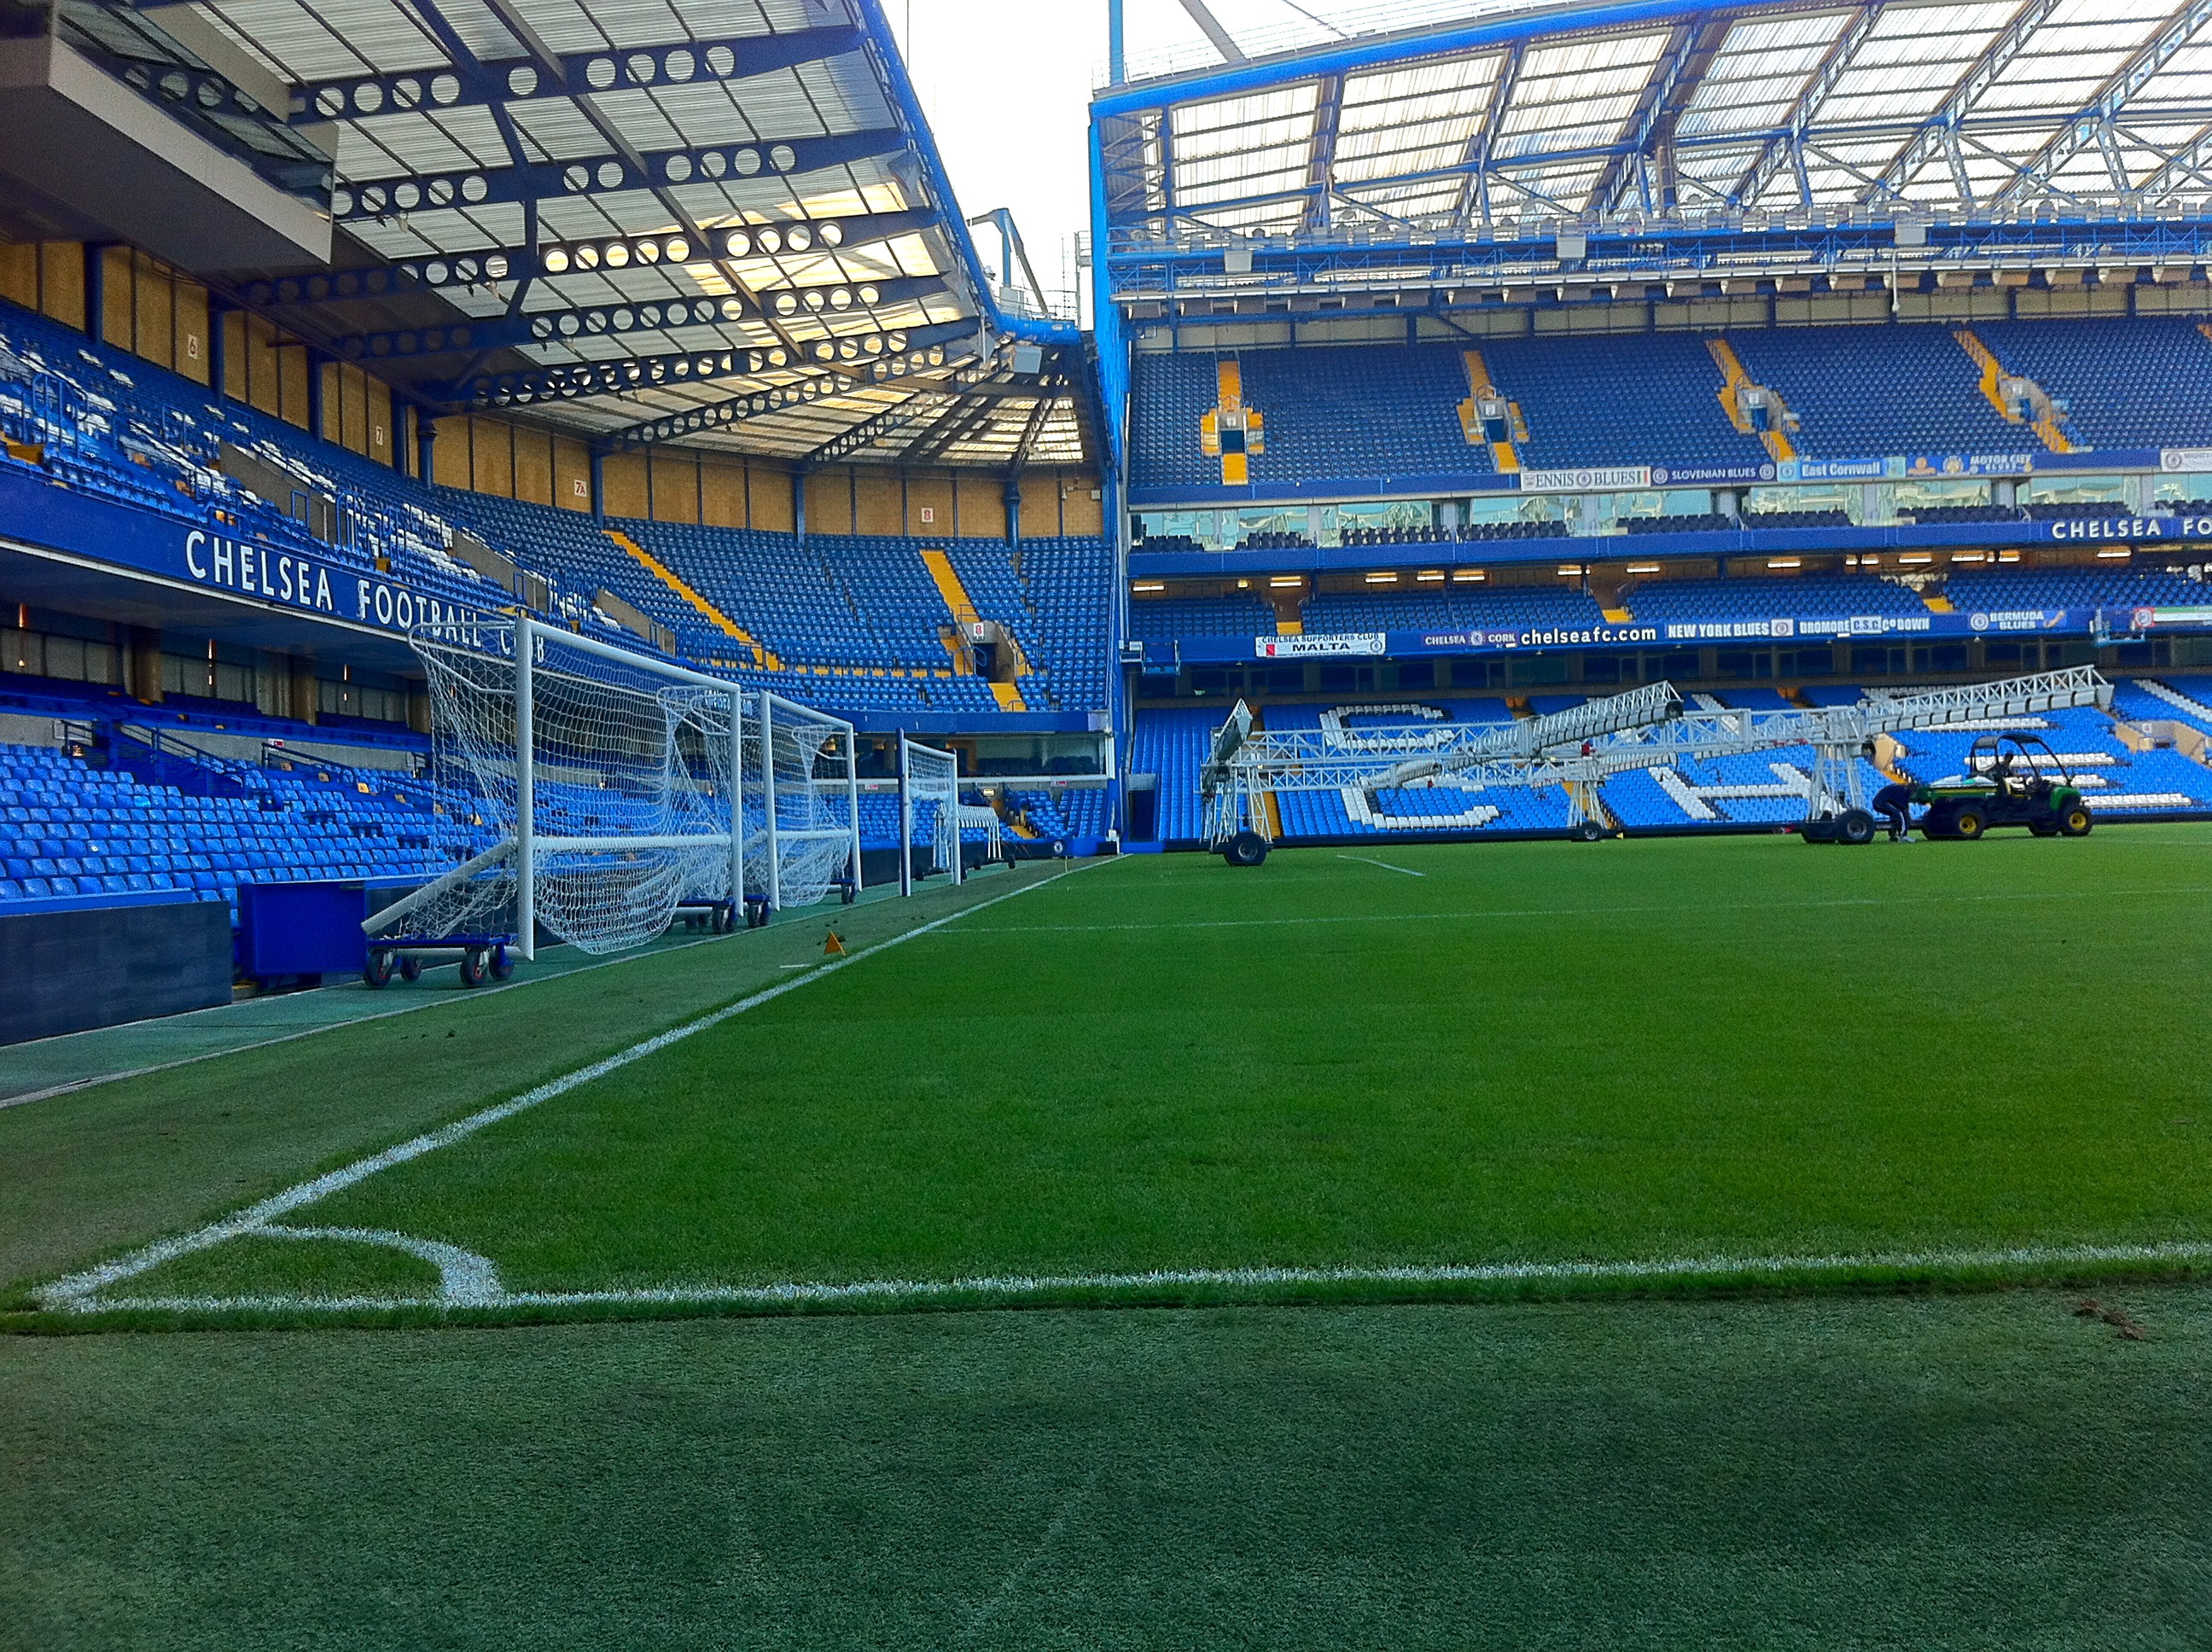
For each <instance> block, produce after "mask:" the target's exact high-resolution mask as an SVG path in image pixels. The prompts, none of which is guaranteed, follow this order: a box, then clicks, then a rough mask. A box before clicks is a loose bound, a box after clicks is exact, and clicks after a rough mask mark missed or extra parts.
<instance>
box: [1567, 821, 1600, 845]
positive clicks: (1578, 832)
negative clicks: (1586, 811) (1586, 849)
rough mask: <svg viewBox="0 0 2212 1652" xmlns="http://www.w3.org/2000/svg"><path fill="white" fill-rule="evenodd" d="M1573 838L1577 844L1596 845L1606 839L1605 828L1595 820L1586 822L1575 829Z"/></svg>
mask: <svg viewBox="0 0 2212 1652" xmlns="http://www.w3.org/2000/svg"><path fill="white" fill-rule="evenodd" d="M1573 836H1574V840H1575V841H1576V842H1577V843H1596V842H1599V841H1602V840H1603V839H1604V837H1605V828H1604V827H1602V826H1601V825H1599V824H1598V823H1597V822H1595V821H1594V820H1586V821H1584V822H1583V823H1582V824H1580V825H1579V826H1577V827H1576V828H1575V829H1574V833H1573Z"/></svg>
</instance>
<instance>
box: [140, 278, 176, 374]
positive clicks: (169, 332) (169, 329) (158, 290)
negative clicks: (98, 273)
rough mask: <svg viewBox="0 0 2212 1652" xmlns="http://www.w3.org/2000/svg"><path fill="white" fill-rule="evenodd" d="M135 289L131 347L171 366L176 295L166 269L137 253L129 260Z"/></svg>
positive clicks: (174, 337) (174, 334)
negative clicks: (135, 285)
mask: <svg viewBox="0 0 2212 1652" xmlns="http://www.w3.org/2000/svg"><path fill="white" fill-rule="evenodd" d="M132 262H133V268H132V272H131V273H132V276H133V278H134V279H135V280H136V282H137V292H136V293H135V294H133V295H132V297H133V300H134V302H133V304H132V310H133V312H134V320H135V324H136V325H137V332H136V334H135V335H134V336H133V338H132V342H131V348H132V349H135V350H137V352H138V354H139V355H143V356H144V357H145V358H146V359H147V360H148V361H156V362H159V363H160V364H161V366H163V367H169V368H171V369H173V368H174V367H176V365H177V295H176V288H175V284H174V283H173V282H172V281H171V280H170V278H169V272H168V271H167V270H165V269H163V268H162V267H161V265H160V264H156V263H155V262H154V260H153V259H151V258H148V257H147V256H146V255H145V254H144V253H143V252H142V253H140V254H139V255H138V256H137V258H136V259H134V260H133V261H132Z"/></svg>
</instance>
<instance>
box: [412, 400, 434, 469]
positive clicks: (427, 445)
mask: <svg viewBox="0 0 2212 1652" xmlns="http://www.w3.org/2000/svg"><path fill="white" fill-rule="evenodd" d="M415 474H416V477H418V478H419V479H420V480H421V481H422V482H423V483H425V484H426V485H427V484H428V483H433V482H435V481H436V480H437V479H438V423H437V421H436V420H435V419H426V418H424V417H423V416H422V409H421V408H419V407H418V408H416V410H415Z"/></svg>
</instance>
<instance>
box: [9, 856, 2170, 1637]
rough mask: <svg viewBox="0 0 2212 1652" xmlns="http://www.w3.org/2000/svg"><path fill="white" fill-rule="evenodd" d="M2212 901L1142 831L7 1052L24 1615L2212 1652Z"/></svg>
mask: <svg viewBox="0 0 2212 1652" xmlns="http://www.w3.org/2000/svg"><path fill="white" fill-rule="evenodd" d="M2209 912H2212V831H2208V830H2206V829H2201V828H2194V827H2183V826H2155V827H2143V828H2139V829H2130V830H2126V831H2100V833H2098V834H2097V835H2095V836H2093V837H2092V838H2089V839H2087V840H2085V841H2078V842H2074V841H2065V842H2060V841H2032V840H2028V839H2026V838H2020V839H2017V840H1992V841H1986V842H1984V843H1981V844H1975V845H1920V844H1916V845H1914V846H1912V847H1910V848H1895V847H1888V846H1877V847H1874V848H1870V849H1863V850H1849V849H1839V848H1838V849H1814V848H1809V847H1804V846H1802V845H1800V844H1798V843H1796V841H1793V840H1789V839H1783V838H1766V837H1759V838H1744V839H1731V840H1718V841H1716V840H1671V841H1670V840H1646V841H1626V842H1610V843H1603V844H1597V845H1570V844H1551V843H1531V844H1515V845H1498V846H1468V847H1410V846H1391V847H1377V848H1374V849H1371V850H1370V849H1364V848H1363V849H1360V850H1357V851H1350V850H1347V851H1336V850H1328V849H1316V850H1308V851H1301V852H1297V853H1279V854H1278V855H1276V856H1275V857H1273V858H1272V859H1270V860H1269V862H1268V863H1267V865H1266V866H1264V867H1262V868H1260V869H1258V870H1256V871H1232V870H1231V869H1229V868H1227V867H1225V866H1224V865H1221V863H1220V862H1219V861H1218V860H1216V859H1208V858H1201V857H1196V856H1183V857H1174V858H1164V859H1156V858H1130V859H1124V860H1121V861H1109V862H1104V863H1097V864H1093V865H1085V866H1082V867H1079V868H1076V869H1072V870H1070V869H1064V868H1059V867H1051V866H1028V867H1023V868H1020V869H1018V870H1016V871H1013V872H1001V873H996V874H994V875H992V876H990V877H987V878H979V879H977V880H976V881H975V883H973V884H971V885H970V886H969V888H968V889H967V890H963V891H957V892H956V891H951V890H933V891H932V892H930V893H928V894H927V895H926V896H923V897H921V898H919V899H917V900H915V901H913V902H896V901H884V902H872V903H869V904H865V905H863V906H861V907H859V908H853V909H851V910H850V911H841V912H834V913H833V912H831V911H829V909H826V908H825V909H823V911H822V912H819V913H814V914H796V915H794V916H793V919H792V920H790V921H787V922H785V923H782V924H780V925H778V926H775V927H774V928H771V929H769V930H767V931H764V932H755V933H749V934H740V935H736V936H732V937H727V938H718V939H714V940H711V941H708V942H705V943H703V944H699V945H696V946H690V947H685V948H680V949H677V950H671V951H665V952H662V953H659V954H656V955H654V956H652V957H641V958H639V959H636V960H634V961H630V962H625V963H615V964H611V965H609V966H606V967H605V968H602V969H592V970H586V971H582V972H579V973H576V974H574V975H564V976H561V977H558V978H556V979H550V980H546V981H539V982H537V983H534V984H532V985H529V986H527V987H517V988H514V989H512V990H508V991H505V992H499V993H464V992H461V991H459V990H454V989H452V988H450V987H445V986H442V985H440V984H437V980H436V977H435V976H426V977H425V980H424V981H423V982H422V984H421V985H420V986H419V987H416V988H414V989H411V996H410V995H408V994H406V993H402V992H401V991H399V990H398V989H395V991H394V993H392V995H391V996H390V997H389V998H388V999H385V1000H380V1007H384V1006H386V1005H388V1006H389V1007H391V1008H395V1009H397V1008H405V1007H406V1006H408V1005H419V1006H420V1007H416V1008H412V1009H410V1010H409V1011H408V1012H407V1013H404V1014H399V1015H396V1016H392V1017H388V1018H386V1019H380V1020H374V1021H367V1022H360V1023H354V1024H350V1025H343V1026H339V1027H336V1028H333V1029H331V1030H328V1031H325V1032H319V1033H317V1034H315V1035H314V1036H309V1037H304V1038H295V1039H292V1040H290V1041H289V1042H281V1043H273V1044H270V1045H268V1046H266V1047H264V1048H253V1049H246V1050H241V1051H238V1052H236V1053H234V1054H226V1055H222V1056H220V1057H216V1058H214V1059H210V1060H197V1061H193V1062H191V1063H190V1064H188V1065H184V1066H176V1067H173V1068H170V1069H168V1070H166V1071H161V1072H149V1073H146V1074H143V1075H142V1076H139V1077H136V1078H122V1079H118V1080H116V1081H113V1082H110V1083H106V1084H97V1085H94V1086H92V1087H89V1088H87V1089H83V1090H77V1091H73V1092H70V1093H66V1094H61V1095H56V1096H50V1097H48V1098H46V1099H45V1100H40V1101H36V1102H30V1103H28V1104H26V1105H23V1106H21V1107H15V1108H0V1188H4V1189H5V1190H6V1194H7V1196H6V1197H5V1198H4V1199H0V1280H4V1281H5V1284H4V1286H0V1315H4V1316H5V1317H4V1323H5V1324H6V1325H7V1326H9V1327H13V1328H15V1329H17V1330H19V1331H21V1332H23V1333H26V1334H21V1335H15V1336H8V1337H0V1647H4V1648H8V1649H11V1652H12V1649H13V1648H15V1647H17V1646H21V1647H26V1648H27V1647H33V1646H36V1647H40V1648H46V1647H70V1646H87V1647H101V1648H109V1647H132V1648H137V1647H172V1646H173V1647H179V1648H182V1647H200V1646H208V1645H237V1646H245V1647H254V1648H260V1647H270V1648H276V1647H289V1646H297V1645H309V1644H312V1645H319V1646H334V1647H346V1648H353V1647H360V1648H364V1649H368V1648H384V1647H396V1646H410V1647H411V1646H452V1647H469V1648H475V1647H483V1648H507V1647H513V1646H518V1645H531V1646H549V1647H577V1648H585V1647H592V1648H598V1647H605V1646H623V1647H629V1646H635V1647H640V1648H647V1647H650V1648H656V1649H657V1648H668V1647H692V1646H697V1647H729V1646H742V1647H779V1648H782V1647H788V1648H817V1647H843V1646H886V1647H891V1646H898V1647H903V1646H929V1647H939V1646H945V1647H956V1646H989V1647H1008V1648H1014V1647H1020V1648H1032V1647H1047V1646H1066V1647H1094V1646H1103V1647H1178V1648H1181V1647H1207V1648H1211V1647H1218V1646H1246V1645H1249V1646H1254V1647H1259V1646H1269V1647H1273V1646H1293V1645H1295V1646H1316V1647H1319V1646H1330V1647H1335V1646H1345V1647H1360V1648H1367V1647H1373V1648H1376V1649H1382V1648H1392V1649H1400V1648H1407V1647H1417V1646H1418V1647H1436V1648H1449V1647H1462V1646H1468V1645H1499V1646H1511V1647H1516V1648H1520V1647H1534V1646H1562V1647H1565V1646H1589V1645H1606V1646H1635V1647H1645V1646H1649V1647H1674V1646H1699V1647H1705V1646H1731V1647H1735V1646H1741V1647H1746V1648H1751V1647H1759V1648H1764V1647H1771V1646H1806V1647H1814V1646H1833V1645H1854V1646H1861V1645H1865V1646H1871V1645H1892V1646H1900V1647H1904V1646H1922V1645H1929V1644H1939V1643H1940V1644H1944V1645H1952V1646H1972V1647H1990V1648H2000V1647H2002V1648H2012V1647H2021V1646H2049V1647H2054V1648H2055V1647H2067V1648H2073V1647H2089V1646H2094V1647H2106V1646H2109V1647H2114V1648H2120V1647H2129V1648H2133V1647H2166V1646H2172V1647H2183V1646H2194V1645H2201V1644H2203V1643H2205V1641H2206V1639H2207V1637H2212V1523H2208V1521H2206V1520H2205V1518H2204V1515H2203V1509H2205V1508H2206V1507H2208V1506H2212V1424H2208V1422H2207V1420H2206V1416H2205V1412H2204V1409H2203V1386H2204V1382H2205V1379H2206V1374H2207V1371H2208V1369H2212V1299H2209V1298H2208V1297H2206V1296H2205V1294H2204V1292H2203V1290H2202V1287H2201V1286H2200V1285H2197V1283H2195V1278H2196V1276H2197V1274H2199V1273H2200V1272H2201V1271H2202V1270H2203V1267H2204V1266H2206V1265H2207V1263H2208V1262H2212V1178H2208V1175H2207V1171H2208V1169H2212V1084H2208V1081H2207V1079H2206V1078H2205V1076H2204V1074H2205V1071H2206V1069H2205V1064H2204V1062H2203V1057H2202V1050H2203V1029H2204V1028H2205V1026H2206V1025H2207V1024H2208V1017H2207V1011H2208V1008H2212V1002H2208V1000H2212V969H2208V968H2207V966H2208V963H2212V957H2208V953H2212V926H2208V924H2207V923H2206V917H2207V915H2208V913H2209ZM833 924H834V925H835V926H836V928H837V929H838V930H839V932H841V934H842V937H843V938H844V940H845V943H846V945H847V949H848V951H847V955H846V957H844V958H843V959H842V960H840V959H838V958H834V957H832V958H827V959H825V958H824V957H823V951H822V948H823V934H824V932H825V930H826V929H827V928H828V927H829V926H831V925H833ZM449 973H450V972H448V974H449ZM1996 1285H2006V1286H2009V1287H2011V1288H2008V1289H2001V1290H2000V1289H1993V1288H1991V1287H1993V1286H1996ZM2085 1296H2093V1297H2095V1298H2096V1299H2097V1300H2098V1302H2099V1303H2100V1305H2101V1306H2102V1307H2103V1308H2104V1309H2106V1311H2107V1314H2108V1315H2109V1317H2098V1316H2096V1315H2081V1314H2077V1312H2076V1311H2075V1310H2076V1309H2077V1307H2078V1305H2079V1304H2080V1303H2081V1299H2082V1298H2083V1297H2085ZM1105 1307H1111V1308H1115V1309H1119V1310H1121V1311H1114V1312H1102V1311H1097V1310H1098V1309H1101V1308H1105ZM1009 1308H1020V1309H1028V1310H1030V1311H1026V1312H1018V1313H1017V1312H1006V1311H1001V1310H1003V1309H1009ZM920 1309H933V1310H938V1311H930V1312H921V1311H914V1310H920ZM38 1333H52V1334H38Z"/></svg>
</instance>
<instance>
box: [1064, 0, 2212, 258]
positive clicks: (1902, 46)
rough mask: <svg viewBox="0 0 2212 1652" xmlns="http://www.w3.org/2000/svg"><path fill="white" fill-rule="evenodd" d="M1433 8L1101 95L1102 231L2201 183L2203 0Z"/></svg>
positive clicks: (1409, 227)
mask: <svg viewBox="0 0 2212 1652" xmlns="http://www.w3.org/2000/svg"><path fill="white" fill-rule="evenodd" d="M1422 9H1423V10H1424V11H1425V12H1428V13H1430V14H1431V15H1433V14H1434V13H1435V12H1436V11H1437V9H1439V8H1437V6H1435V5H1433V4H1431V5H1425V6H1424V7H1423V8H1422ZM1456 9H1460V10H1463V11H1466V12H1469V13H1476V14H1478V15H1470V16H1465V17H1462V18H1460V19H1458V20H1456V21H1446V22H1443V23H1437V24H1432V25H1431V26H1429V27H1424V28H1419V29H1413V30H1402V31H1401V32H1398V33H1389V34H1383V35H1372V36H1370V35H1358V36H1353V37H1351V38H1347V39H1338V40H1334V41H1330V42H1328V43H1326V44H1321V45H1316V46H1310V47H1307V48H1305V49H1303V50H1298V51H1294V52H1289V53H1286V54H1283V55H1279V56H1276V57H1263V58H1250V59H1249V60H1244V61H1237V62H1232V63H1230V64H1225V65H1221V66H1218V67H1216V68H1213V69H1210V70H1201V71H1198V72H1192V73H1182V74H1176V75H1170V76H1163V77H1158V78H1154V79H1152V80H1148V81H1144V82H1137V83H1134V84H1131V85H1126V86H1115V87H1111V88H1106V89H1105V90H1103V91H1102V92H1101V93H1100V94H1099V98H1098V101H1097V104H1096V105H1095V106H1094V109H1095V113H1097V115H1098V116H1099V117H1101V118H1102V119H1103V121H1104V123H1105V125H1104V130H1103V146H1104V150H1105V156H1104V158H1105V162H1106V169H1107V173H1108V199H1109V214H1110V217H1111V221H1112V222H1113V224H1114V225H1115V227H1116V229H1117V234H1116V241H1117V244H1124V243H1127V241H1129V240H1132V239H1133V238H1150V239H1154V240H1163V241H1170V242H1171V241H1175V240H1181V239H1183V238H1184V237H1186V236H1188V235H1193V234H1195V235H1200V236H1204V235H1216V236H1218V235H1222V234H1229V235H1237V236H1286V235H1287V236H1310V235H1314V234H1317V233H1319V234H1327V233H1330V232H1341V231H1343V230H1345V229H1347V228H1352V229H1367V230H1372V231H1376V232H1378V233H1382V234H1399V235H1405V236H1413V235H1418V234H1425V233H1434V232H1438V231H1449V230H1452V229H1459V228H1468V227H1472V226H1488V225H1493V224H1497V223H1499V222H1504V221H1519V220H1527V219H1531V218H1534V219H1550V220H1574V219H1584V220H1595V221H1613V220H1620V219H1626V218H1636V217H1644V218H1651V217H1660V218H1666V217H1672V216H1687V215H1693V214H1706V213H1741V212H1744V211H1790V212H1797V213H1837V212H1854V211H1857V212H1866V213H1870V214H1875V215H1879V216H1883V217H1894V216H1899V215H1900V214H1941V213H1961V212H1965V213H1984V214H1986V213H1996V214H2000V215H2024V214H2026V213H2027V212H2030V211H2033V210H2038V209H2051V208H2057V209H2060V210H2066V211H2069V212H2074V213H2081V212H2089V213H2093V214H2106V213H2112V212H2114V211H2118V212H2123V213H2133V212H2164V213H2168V214H2172V213H2180V212H2187V213H2191V214H2194V213H2196V212H2197V211H2199V210H2203V207H2204V205H2205V203H2206V197H2207V195H2208V193H2212V32H2208V29H2207V24H2208V21H2212V3H2208V0H2182V3H2176V0H1917V3H1902V0H1865V3H1860V4H1857V5H1819V4H1806V3H1764V4H1757V3H1754V4H1743V5H1728V6H1711V5H1703V6H1700V5H1690V4H1683V3H1679V0H1608V3H1596V4H1577V5H1568V6H1553V7H1543V8H1510V9H1500V8H1490V9H1478V8H1475V7H1462V8H1456ZM1323 27H1327V26H1325V25H1324V26H1323Z"/></svg>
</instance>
